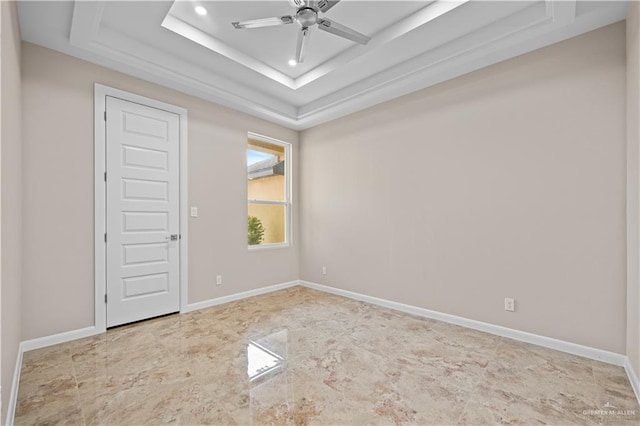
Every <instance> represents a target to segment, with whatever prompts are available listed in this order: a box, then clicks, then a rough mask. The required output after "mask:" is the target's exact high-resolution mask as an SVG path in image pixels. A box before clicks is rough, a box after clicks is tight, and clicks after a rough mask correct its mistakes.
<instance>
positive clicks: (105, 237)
mask: <svg viewBox="0 0 640 426" xmlns="http://www.w3.org/2000/svg"><path fill="white" fill-rule="evenodd" d="M104 242H105V243H106V242H107V233H106V232H105V233H104Z"/></svg>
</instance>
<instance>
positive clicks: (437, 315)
mask: <svg viewBox="0 0 640 426" xmlns="http://www.w3.org/2000/svg"><path fill="white" fill-rule="evenodd" d="M300 285H302V286H304V287H309V288H312V289H314V290H319V291H324V292H326V293H331V294H336V295H338V296H344V297H348V298H350V299H355V300H360V301H362V302H367V303H371V304H372V305H378V306H382V307H385V308H389V309H394V310H396V311H401V312H406V313H408V314H412V315H417V316H421V317H425V318H431V319H435V320H438V321H442V322H447V323H450V324H455V325H460V326H462V327H467V328H472V329H474V330H479V331H484V332H485V333H490V334H495V335H497V336H502V337H508V338H509V339H514V340H519V341H521V342H526V343H531V344H534V345H538V346H542V347H545V348H549V349H555V350H557V351H561V352H566V353H570V354H573V355H578V356H582V357H585V358H589V359H594V360H597V361H602V362H606V363H608V364H614V365H618V366H623V365H625V359H626V358H627V357H626V356H624V355H622V354H617V353H614V352H609V351H605V350H602V349H596V348H592V347H589V346H583V345H578V344H577V343H571V342H565V341H563V340H558V339H553V338H551V337H545V336H540V335H537V334H532V333H527V332H525V331H519V330H514V329H512V328H507V327H502V326H499V325H494V324H489V323H486V322H481V321H476V320H472V319H468V318H463V317H458V316H455V315H449V314H445V313H442V312H437V311H432V310H430V309H424V308H419V307H417V306H412V305H405V304H404V303H398V302H392V301H390V300H386V299H380V298H377V297H372V296H367V295H364V294H360V293H355V292H352V291H347V290H342V289H339V288H335V287H329V286H326V285H322V284H316V283H312V282H309V281H300Z"/></svg>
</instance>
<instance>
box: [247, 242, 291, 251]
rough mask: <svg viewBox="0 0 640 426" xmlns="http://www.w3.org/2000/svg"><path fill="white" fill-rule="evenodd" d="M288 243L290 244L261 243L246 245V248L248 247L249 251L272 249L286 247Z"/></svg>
mask: <svg viewBox="0 0 640 426" xmlns="http://www.w3.org/2000/svg"><path fill="white" fill-rule="evenodd" d="M289 245H290V244H289V243H282V244H262V245H255V246H247V248H248V249H249V251H260V250H273V249H282V248H288V247H289Z"/></svg>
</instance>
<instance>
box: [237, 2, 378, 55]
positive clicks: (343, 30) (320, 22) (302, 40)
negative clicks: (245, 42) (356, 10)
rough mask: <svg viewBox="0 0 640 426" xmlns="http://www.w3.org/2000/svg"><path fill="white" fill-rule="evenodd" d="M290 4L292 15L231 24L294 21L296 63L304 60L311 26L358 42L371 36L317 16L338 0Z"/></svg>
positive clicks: (250, 25)
mask: <svg viewBox="0 0 640 426" xmlns="http://www.w3.org/2000/svg"><path fill="white" fill-rule="evenodd" d="M289 2H290V3H291V5H292V6H293V7H295V8H296V13H295V14H294V15H293V16H292V15H286V16H280V17H273V18H263V19H253V20H250V21H238V22H232V23H231V24H232V25H233V26H234V27H235V28H236V29H239V30H240V29H247V28H261V27H274V26H279V25H287V24H292V23H293V22H296V23H297V24H298V25H300V31H299V32H298V42H297V45H296V59H295V60H296V63H302V62H304V55H305V52H306V50H307V47H308V46H309V39H310V37H311V27H313V26H314V25H317V26H318V29H319V30H321V31H325V32H327V33H330V34H333V35H336V36H338V37H342V38H345V39H347V40H351V41H354V42H356V43H359V44H367V43H368V42H369V40H371V37H369V36H367V35H364V34H362V33H359V32H358V31H355V30H353V29H351V28H349V27H347V26H345V25H342V24H339V23H337V22H335V21H332V20H330V19H326V18H320V17H318V13H320V12H322V13H325V12H327V11H328V10H329V9H331V8H332V7H333V6H335V5H336V4H337V3H339V2H340V0H319V1H318V0H289Z"/></svg>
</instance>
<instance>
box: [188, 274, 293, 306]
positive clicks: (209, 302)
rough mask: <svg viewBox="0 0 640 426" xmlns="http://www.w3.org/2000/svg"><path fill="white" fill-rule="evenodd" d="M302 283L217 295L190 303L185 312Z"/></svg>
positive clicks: (281, 284) (291, 282)
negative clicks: (213, 297)
mask: <svg viewBox="0 0 640 426" xmlns="http://www.w3.org/2000/svg"><path fill="white" fill-rule="evenodd" d="M297 285H300V282H299V281H289V282H286V283H280V284H274V285H270V286H267V287H260V288H257V289H255V290H249V291H243V292H241V293H235V294H230V295H228V296H222V297H216V298H215V299H209V300H205V301H202V302H196V303H190V304H189V305H187V309H186V310H185V311H183V312H192V311H197V310H199V309H204V308H210V307H211V306H217V305H222V304H224V303H229V302H235V301H236V300H240V299H247V298H249V297H253V296H259V295H261V294H266V293H272V292H274V291H278V290H284V289H285V288H290V287H295V286H297Z"/></svg>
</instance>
